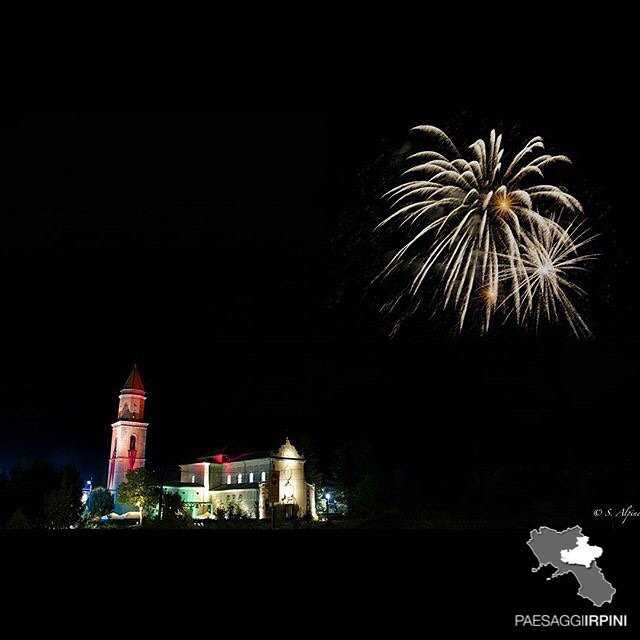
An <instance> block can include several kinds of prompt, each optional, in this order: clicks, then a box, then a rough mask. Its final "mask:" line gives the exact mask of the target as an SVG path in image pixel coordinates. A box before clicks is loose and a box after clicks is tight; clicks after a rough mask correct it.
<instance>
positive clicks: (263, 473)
mask: <svg viewBox="0 0 640 640" xmlns="http://www.w3.org/2000/svg"><path fill="white" fill-rule="evenodd" d="M260 480H261V482H266V481H267V472H266V471H263V472H262V473H261V474H260Z"/></svg>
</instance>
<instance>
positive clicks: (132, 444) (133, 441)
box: [129, 436, 136, 451]
mask: <svg viewBox="0 0 640 640" xmlns="http://www.w3.org/2000/svg"><path fill="white" fill-rule="evenodd" d="M135 449H136V437H135V436H131V437H130V438H129V451H135Z"/></svg>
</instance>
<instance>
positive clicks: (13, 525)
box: [7, 507, 31, 529]
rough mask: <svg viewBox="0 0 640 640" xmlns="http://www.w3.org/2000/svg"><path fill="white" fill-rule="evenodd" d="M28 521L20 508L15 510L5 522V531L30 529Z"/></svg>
mask: <svg viewBox="0 0 640 640" xmlns="http://www.w3.org/2000/svg"><path fill="white" fill-rule="evenodd" d="M30 528H31V527H30V526H29V519H28V518H27V516H26V515H25V513H24V511H23V510H22V507H19V508H18V509H16V510H15V511H14V512H13V513H12V514H11V517H10V518H9V519H8V520H7V529H30Z"/></svg>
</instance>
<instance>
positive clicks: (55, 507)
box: [43, 467, 83, 529]
mask: <svg viewBox="0 0 640 640" xmlns="http://www.w3.org/2000/svg"><path fill="white" fill-rule="evenodd" d="M59 478H60V479H59V481H58V486H57V487H55V488H54V489H53V490H52V491H50V492H49V493H47V494H46V495H45V497H44V504H43V520H44V525H45V527H47V528H48V529H70V528H71V527H75V526H76V525H77V524H78V522H80V518H81V516H82V509H83V506H82V482H81V481H80V475H79V474H78V472H77V471H76V469H74V468H73V467H64V468H63V469H62V471H60V476H59Z"/></svg>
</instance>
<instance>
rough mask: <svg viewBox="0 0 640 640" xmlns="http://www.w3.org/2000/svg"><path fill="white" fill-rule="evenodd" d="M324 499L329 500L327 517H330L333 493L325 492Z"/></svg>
mask: <svg viewBox="0 0 640 640" xmlns="http://www.w3.org/2000/svg"><path fill="white" fill-rule="evenodd" d="M324 499H325V500H326V501H327V519H328V518H329V512H330V505H331V494H330V493H325V494H324Z"/></svg>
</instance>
